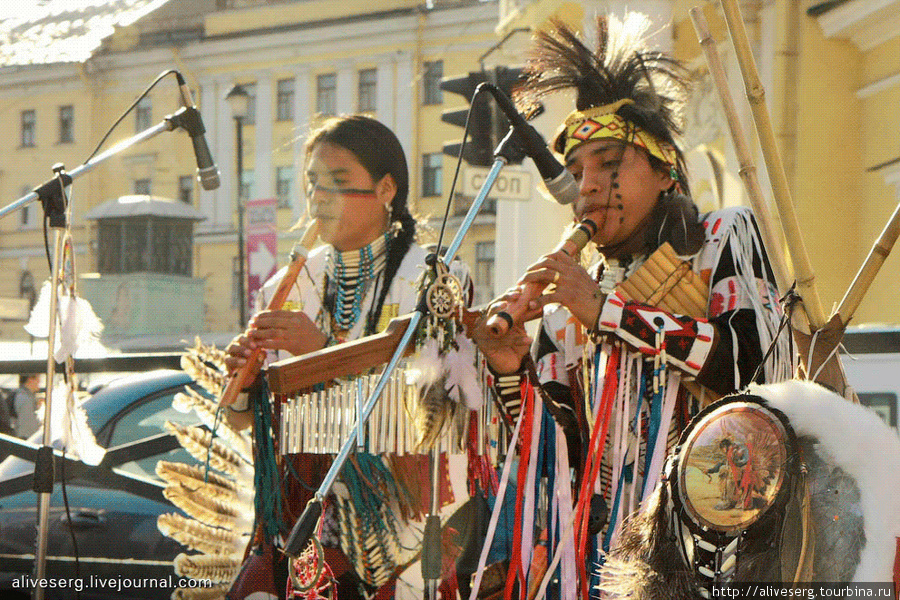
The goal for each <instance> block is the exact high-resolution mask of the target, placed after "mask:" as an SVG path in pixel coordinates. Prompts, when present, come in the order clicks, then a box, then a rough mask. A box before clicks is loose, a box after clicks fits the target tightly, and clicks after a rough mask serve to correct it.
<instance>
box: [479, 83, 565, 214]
mask: <svg viewBox="0 0 900 600" xmlns="http://www.w3.org/2000/svg"><path fill="white" fill-rule="evenodd" d="M480 85H483V86H484V87H485V88H487V89H488V90H489V91H490V92H491V94H492V95H493V96H494V99H495V100H496V101H497V105H498V106H499V107H500V110H502V111H503V114H505V115H506V118H507V119H509V122H510V124H511V125H512V127H510V133H509V134H508V135H513V132H515V133H514V135H515V136H516V141H517V142H518V143H519V145H520V146H521V148H522V150H524V151H525V154H527V155H528V156H529V157H531V160H532V161H534V166H536V167H537V170H538V173H540V174H541V177H543V178H544V187H545V188H547V191H548V192H550V195H551V196H553V197H554V198H555V199H556V201H557V202H559V203H560V204H571V203H572V202H575V201H576V200H577V199H578V193H579V192H578V184H577V183H576V182H575V177H574V176H573V175H572V173H570V172H569V170H568V169H566V168H565V167H564V166H563V165H562V164H560V162H559V161H558V160H556V157H554V156H553V154H552V153H551V152H550V149H549V148H548V147H547V142H546V141H545V140H544V138H543V136H541V134H540V133H538V131H537V129H535V128H534V127H532V126H531V125H530V124H529V123H528V122H527V121H526V120H525V119H524V118H523V117H522V115H521V114H520V113H519V111H518V110H516V107H515V105H514V104H513V103H512V100H510V99H509V96H507V95H506V94H504V93H503V91H502V90H501V89H500V88H498V87H497V86H496V85H494V84H492V83H482V84H480Z"/></svg>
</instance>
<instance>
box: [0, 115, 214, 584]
mask: <svg viewBox="0 0 900 600" xmlns="http://www.w3.org/2000/svg"><path fill="white" fill-rule="evenodd" d="M199 114H200V113H199V111H198V110H197V109H196V108H195V107H192V106H188V107H182V108H180V109H179V110H178V111H176V112H175V113H174V114H171V115H169V116H167V117H165V118H164V119H163V120H162V121H161V122H160V123H158V124H157V125H155V126H153V127H149V128H147V129H145V130H144V131H142V132H140V133H137V134H135V135H133V136H132V137H130V138H127V139H125V140H122V141H121V142H119V143H118V144H116V145H114V146H113V147H111V148H109V149H108V150H106V151H105V152H102V153H100V154H98V155H97V156H95V157H93V158H91V159H90V160H88V161H87V162H85V163H84V164H82V165H80V166H78V167H76V168H74V169H72V170H71V171H69V172H68V173H66V172H65V167H64V166H63V165H62V164H61V163H57V164H55V165H53V173H54V176H53V178H51V179H49V180H47V181H46V182H45V183H43V184H41V185H40V186H38V187H36V188H35V189H34V190H33V191H32V192H30V193H28V194H26V195H25V196H22V197H21V198H19V199H18V200H16V201H15V202H13V203H11V204H9V205H7V206H5V207H3V208H2V209H0V218H3V217H5V216H6V215H8V214H10V213H12V212H14V211H16V210H19V209H20V208H25V207H26V206H28V205H29V204H31V203H32V202H34V201H36V200H40V201H41V206H42V207H43V209H44V214H45V215H46V217H47V218H48V219H49V222H50V225H49V227H50V228H51V229H53V230H54V232H55V238H56V239H55V244H54V254H53V259H52V264H51V265H50V267H51V278H50V283H51V285H50V307H49V310H50V315H49V319H48V323H49V328H48V334H47V371H46V383H45V386H44V387H45V388H46V393H45V396H44V422H43V427H42V442H41V444H42V445H41V447H40V448H39V449H38V452H37V458H36V459H35V465H34V484H33V486H32V489H33V490H34V492H35V493H36V494H38V525H37V541H36V544H35V555H34V558H35V570H34V572H35V580H37V581H40V580H42V579H45V578H46V573H47V542H48V537H49V527H48V521H49V518H50V494H51V493H53V483H54V479H55V477H54V474H55V468H54V460H53V458H54V453H53V447H52V446H50V443H51V442H52V441H53V440H51V439H50V435H51V433H50V421H51V417H52V414H53V411H52V407H53V394H52V391H53V379H54V377H55V376H56V360H55V359H54V356H53V355H54V346H55V345H56V328H57V323H58V322H59V320H58V315H57V303H58V301H59V286H60V284H61V282H62V279H63V271H64V269H63V264H62V263H63V254H64V252H63V248H64V246H65V241H66V239H67V238H68V236H69V225H70V223H69V222H68V219H67V216H70V215H71V210H70V207H69V206H68V198H67V196H66V190H65V188H66V186H68V185H70V184H71V183H72V182H73V181H74V180H75V179H77V178H78V177H80V176H82V175H84V174H85V173H88V172H90V171H92V170H93V169H94V168H95V167H97V166H98V165H99V164H101V163H103V162H105V161H106V160H108V159H110V158H112V157H113V156H115V155H117V154H119V153H120V152H122V151H123V150H126V149H128V148H130V147H132V146H134V145H136V144H139V143H141V142H144V141H146V140H149V139H151V138H153V137H156V136H157V135H159V134H161V133H164V132H167V131H173V130H175V129H177V128H179V127H180V128H182V129H184V130H186V131H187V132H188V133H189V134H192V135H193V133H192V132H193V131H196V124H197V123H199V122H200V121H199ZM70 276H71V277H72V278H74V276H75V274H74V269H73V272H72V273H71V274H70ZM31 597H32V599H33V600H43V598H44V589H43V588H42V587H41V586H39V585H35V587H34V590H33V591H32V596H31Z"/></svg>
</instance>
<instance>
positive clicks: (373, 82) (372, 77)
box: [358, 69, 378, 112]
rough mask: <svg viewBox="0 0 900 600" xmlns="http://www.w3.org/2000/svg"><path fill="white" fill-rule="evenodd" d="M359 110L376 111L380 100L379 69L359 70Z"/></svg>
mask: <svg viewBox="0 0 900 600" xmlns="http://www.w3.org/2000/svg"><path fill="white" fill-rule="evenodd" d="M358 100H359V107H358V108H359V112H375V107H376V103H377V102H378V71H376V70H375V69H363V70H362V71H360V72H359V94H358Z"/></svg>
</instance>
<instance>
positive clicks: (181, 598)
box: [171, 582, 231, 600]
mask: <svg viewBox="0 0 900 600" xmlns="http://www.w3.org/2000/svg"><path fill="white" fill-rule="evenodd" d="M230 589H231V583H230V582H229V583H227V584H224V585H216V586H213V587H209V588H201V587H196V588H183V587H180V588H175V590H174V591H173V592H172V596H171V598H172V600H225V594H227V593H228V590H230Z"/></svg>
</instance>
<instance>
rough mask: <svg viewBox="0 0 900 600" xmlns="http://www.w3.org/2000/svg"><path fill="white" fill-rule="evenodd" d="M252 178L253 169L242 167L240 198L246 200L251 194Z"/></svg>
mask: <svg viewBox="0 0 900 600" xmlns="http://www.w3.org/2000/svg"><path fill="white" fill-rule="evenodd" d="M254 179H255V177H254V174H253V169H244V172H243V173H241V189H240V190H239V195H240V198H241V200H243V201H245V202H246V201H247V200H249V199H250V198H251V197H252V196H253V183H254Z"/></svg>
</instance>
